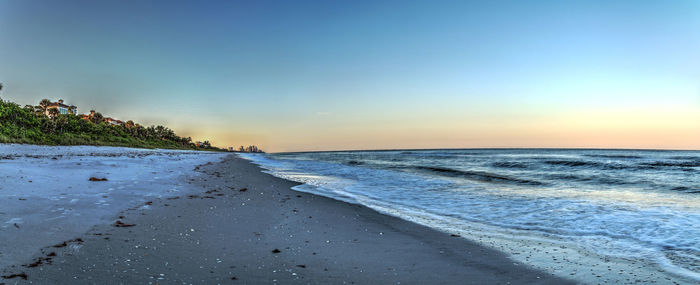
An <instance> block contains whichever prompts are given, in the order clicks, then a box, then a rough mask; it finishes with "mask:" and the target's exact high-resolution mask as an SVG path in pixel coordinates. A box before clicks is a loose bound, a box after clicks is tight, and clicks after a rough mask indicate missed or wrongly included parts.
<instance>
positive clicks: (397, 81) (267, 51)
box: [0, 0, 700, 152]
mask: <svg viewBox="0 0 700 285" xmlns="http://www.w3.org/2000/svg"><path fill="white" fill-rule="evenodd" d="M699 50H700V2H698V1H673V2H669V1H632V0H629V1H597V0H591V1H488V2H485V1H440V2H436V1H351V2H345V1H207V2H195V1H133V0H127V1H77V0H75V1H73V0H71V1H47V0H28V1H12V0H0V82H2V83H3V85H4V86H3V89H2V91H1V92H2V93H0V97H1V98H3V99H8V100H11V101H14V102H17V103H18V104H20V105H24V104H33V105H35V104H37V102H39V100H41V99H44V98H47V99H50V100H51V101H57V100H58V99H63V100H65V102H68V103H70V104H71V105H75V106H77V107H78V111H79V113H86V112H89V110H91V109H95V110H97V111H99V112H102V113H103V114H105V115H108V116H110V117H114V118H117V119H121V120H123V119H130V120H134V121H136V122H139V123H141V124H144V125H150V124H155V125H166V126H168V127H170V128H172V129H173V130H175V131H176V132H177V134H178V135H181V136H185V137H187V136H191V137H192V138H193V139H196V140H201V141H204V140H208V141H210V142H211V143H212V144H213V145H216V146H221V147H229V146H231V147H238V146H241V145H244V146H247V145H258V146H260V148H261V149H263V150H265V151H272V152H278V151H312V150H351V149H403V148H411V149H419V148H503V147H523V148H529V147H537V148H635V149H646V148H652V149H700V53H698V51H699Z"/></svg>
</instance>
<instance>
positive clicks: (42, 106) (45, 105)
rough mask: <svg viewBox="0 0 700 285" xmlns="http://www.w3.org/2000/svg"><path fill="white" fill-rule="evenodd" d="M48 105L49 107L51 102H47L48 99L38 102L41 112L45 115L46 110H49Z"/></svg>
mask: <svg viewBox="0 0 700 285" xmlns="http://www.w3.org/2000/svg"><path fill="white" fill-rule="evenodd" d="M49 105H51V101H49V99H41V102H39V108H40V109H41V112H42V113H44V114H46V109H48V108H49Z"/></svg>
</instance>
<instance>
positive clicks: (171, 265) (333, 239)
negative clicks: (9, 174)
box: [0, 156, 571, 284]
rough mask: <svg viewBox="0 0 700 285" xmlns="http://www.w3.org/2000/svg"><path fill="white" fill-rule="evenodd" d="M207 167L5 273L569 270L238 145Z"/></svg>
mask: <svg viewBox="0 0 700 285" xmlns="http://www.w3.org/2000/svg"><path fill="white" fill-rule="evenodd" d="M197 170H198V171H200V172H202V173H203V174H204V175H199V176H192V177H191V178H190V177H188V178H184V177H183V181H182V183H183V184H184V185H188V187H191V188H193V189H191V190H192V191H189V192H191V193H197V194H192V195H184V196H178V197H171V198H162V199H154V200H153V201H149V202H146V203H145V204H142V205H134V207H133V208H131V209H128V210H125V211H124V212H122V213H120V214H119V215H117V216H115V217H114V219H113V220H112V221H111V222H110V223H109V224H103V225H98V226H95V227H93V228H92V229H91V230H90V231H89V232H87V233H85V234H83V235H80V236H75V237H74V238H71V239H70V240H67V241H66V242H65V243H58V244H56V245H54V246H49V247H45V248H42V249H41V250H36V249H34V251H36V253H35V256H34V257H33V258H32V259H29V260H23V261H19V260H17V261H16V262H15V263H16V264H15V265H14V266H11V267H8V268H5V269H3V270H2V272H1V273H2V274H1V275H3V276H5V277H8V278H2V279H0V284H2V283H3V282H4V283H7V284H15V283H17V284H24V283H35V284H93V283H94V284H238V283H240V284H259V283H279V284H288V283H294V284H297V283H299V284H328V283H331V284H341V283H347V284H353V283H355V284H399V283H400V284H565V283H570V282H571V281H567V280H564V279H560V278H559V277H556V276H553V275H551V274H549V273H545V272H542V271H537V270H534V269H532V268H530V267H528V266H527V265H526V264H522V263H518V262H514V261H512V260H511V259H508V258H507V257H506V256H505V255H504V254H503V253H501V252H498V251H495V250H493V249H489V248H486V247H484V246H481V245H479V244H476V243H473V242H471V241H467V240H465V239H463V238H461V237H459V236H454V235H451V234H449V233H443V232H438V231H435V230H433V229H430V228H427V227H424V226H421V225H417V224H414V223H411V222H407V221H404V220H401V219H398V218H395V217H391V216H386V215H383V214H380V213H378V212H376V211H374V210H371V209H368V208H365V207H362V206H358V205H352V204H347V203H344V202H340V201H336V200H332V199H329V198H325V197H321V196H315V195H311V194H306V193H299V192H296V191H293V190H291V189H290V187H293V186H295V185H297V184H296V183H294V182H290V181H287V180H283V179H279V178H276V177H273V176H271V175H269V174H265V173H262V172H261V170H260V168H258V167H257V166H255V165H253V164H251V163H250V162H248V161H246V160H243V159H240V158H237V157H235V156H230V157H228V158H226V159H224V161H223V162H221V163H210V164H207V165H204V166H201V167H197ZM184 179H186V180H184ZM27 250H32V249H27ZM23 274H26V280H25V279H24V278H25V275H23ZM13 275H14V276H13ZM9 277H11V278H9Z"/></svg>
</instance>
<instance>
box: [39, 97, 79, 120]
mask: <svg viewBox="0 0 700 285" xmlns="http://www.w3.org/2000/svg"><path fill="white" fill-rule="evenodd" d="M52 109H56V110H58V113H59V114H61V115H67V114H73V115H75V114H77V113H78V107H76V106H73V105H67V104H63V99H58V102H52V103H50V104H49V105H48V106H46V116H49V117H51V111H50V110H52Z"/></svg>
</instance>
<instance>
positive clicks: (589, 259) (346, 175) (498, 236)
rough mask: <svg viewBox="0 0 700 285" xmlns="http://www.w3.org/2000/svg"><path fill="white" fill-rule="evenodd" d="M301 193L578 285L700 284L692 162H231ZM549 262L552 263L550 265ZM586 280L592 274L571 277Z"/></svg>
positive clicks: (659, 156) (471, 155)
mask: <svg viewBox="0 0 700 285" xmlns="http://www.w3.org/2000/svg"><path fill="white" fill-rule="evenodd" d="M242 157H244V158H246V159H249V160H251V161H253V162H254V163H256V164H258V165H260V166H261V167H263V168H264V169H266V170H267V172H269V173H271V174H273V175H275V176H278V177H281V178H285V179H289V180H293V181H297V182H300V183H303V185H300V186H297V187H295V190H297V191H303V192H309V193H313V194H317V195H323V196H327V197H330V198H334V199H338V200H342V201H345V202H348V203H355V204H361V205H364V206H367V207H370V208H373V209H375V210H377V211H380V212H383V213H386V214H390V215H394V216H397V217H400V218H403V219H406V220H410V221H414V222H417V223H420V224H423V225H426V226H429V227H433V228H436V229H438V230H441V231H445V232H450V233H454V234H459V235H460V236H463V237H465V238H467V239H471V240H473V241H477V242H481V243H483V244H485V245H488V246H491V247H495V248H498V249H500V250H502V251H504V252H506V253H507V254H509V255H510V256H511V257H512V258H513V259H514V260H516V261H520V262H523V263H526V264H529V265H532V266H534V267H537V268H541V269H544V270H546V271H548V272H551V273H553V274H558V275H561V276H565V277H568V278H573V279H576V280H579V281H583V282H586V283H597V282H601V281H614V280H617V281H622V283H634V282H640V281H641V282H644V281H652V280H653V281H655V282H660V283H670V282H679V283H694V282H697V281H700V151H661V150H658V151H657V150H588V149H460V150H453V149H450V150H395V151H338V152H305V153H277V154H242ZM550 256H551V257H550ZM588 268H590V269H591V273H590V274H589V272H582V270H583V269H585V270H586V271H587V270H588Z"/></svg>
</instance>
